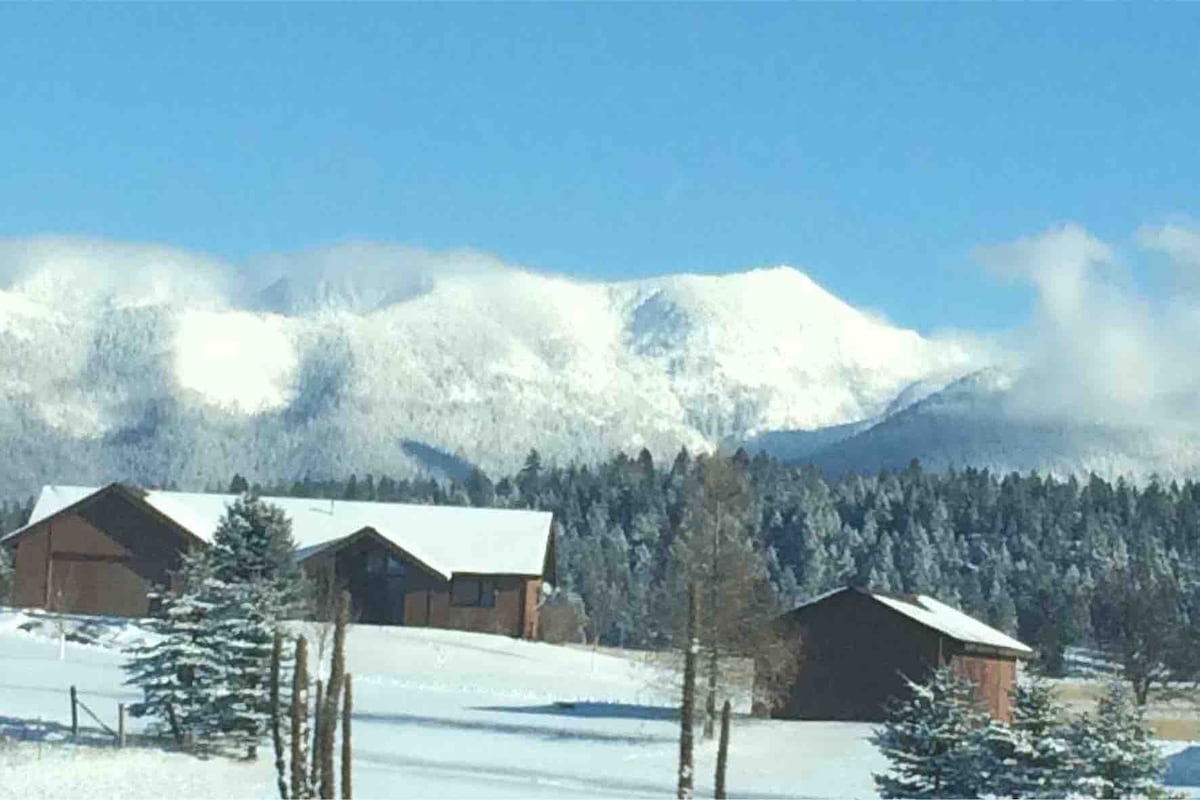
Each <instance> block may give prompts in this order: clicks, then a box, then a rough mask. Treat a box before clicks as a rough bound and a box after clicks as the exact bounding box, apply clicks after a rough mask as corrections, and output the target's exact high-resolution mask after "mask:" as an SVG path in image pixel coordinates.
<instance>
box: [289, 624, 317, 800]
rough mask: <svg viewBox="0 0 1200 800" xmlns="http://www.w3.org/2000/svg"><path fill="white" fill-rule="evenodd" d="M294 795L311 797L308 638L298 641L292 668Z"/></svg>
mask: <svg viewBox="0 0 1200 800" xmlns="http://www.w3.org/2000/svg"><path fill="white" fill-rule="evenodd" d="M291 733H292V797H295V798H303V797H311V796H312V791H311V784H310V783H309V780H308V640H307V639H305V638H304V637H303V636H301V637H300V638H299V639H298V640H297V641H296V666H295V667H294V668H293V669H292V727H291Z"/></svg>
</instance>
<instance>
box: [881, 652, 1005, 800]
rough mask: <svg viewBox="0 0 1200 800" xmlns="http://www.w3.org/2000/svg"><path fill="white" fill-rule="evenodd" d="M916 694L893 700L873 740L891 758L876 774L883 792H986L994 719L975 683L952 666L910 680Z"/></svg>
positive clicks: (921, 794)
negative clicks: (887, 766)
mask: <svg viewBox="0 0 1200 800" xmlns="http://www.w3.org/2000/svg"><path fill="white" fill-rule="evenodd" d="M908 685H909V689H910V690H911V691H912V697H911V698H909V699H907V700H903V701H897V702H894V703H893V704H892V706H891V708H890V709H889V713H888V719H887V722H886V723H884V725H883V727H882V728H880V729H878V730H877V731H876V732H875V735H874V736H873V737H872V740H871V741H872V743H873V744H874V745H875V746H876V747H878V748H879V749H880V751H881V752H882V753H883V755H884V756H885V757H886V758H887V759H888V761H889V762H890V769H889V771H888V773H886V774H882V775H876V776H875V785H876V787H877V788H878V789H879V792H880V793H881V794H882V795H883V796H884V797H914V798H916V797H977V796H978V795H979V794H980V792H981V791H986V790H987V788H988V787H987V786H986V785H984V782H985V781H986V780H987V768H988V764H989V753H988V746H987V735H988V732H989V718H988V714H987V712H986V711H985V710H984V709H983V708H982V707H981V706H980V703H979V699H978V696H977V695H976V692H975V686H974V684H972V683H971V681H969V680H967V679H966V678H963V677H961V676H959V675H958V674H956V673H955V672H954V671H953V669H951V668H950V667H943V668H941V669H938V670H936V671H935V672H934V673H933V675H932V676H931V677H930V679H929V680H928V681H927V682H925V683H914V682H912V681H909V684H908Z"/></svg>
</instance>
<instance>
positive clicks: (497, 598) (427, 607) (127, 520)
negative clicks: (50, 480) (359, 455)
mask: <svg viewBox="0 0 1200 800" xmlns="http://www.w3.org/2000/svg"><path fill="white" fill-rule="evenodd" d="M234 499H235V496H234V495H219V494H194V493H187V492H160V491H146V490H142V489H137V488H134V487H130V486H125V485H123V484H116V483H114V484H110V485H108V486H105V487H101V488H89V487H71V486H47V487H45V488H44V489H43V490H42V492H41V494H40V496H39V498H38V502H37V504H36V505H35V506H34V510H33V512H32V513H31V514H30V518H29V519H30V521H29V523H28V524H27V525H26V526H25V527H23V528H21V529H20V530H17V531H14V532H13V533H11V534H9V535H8V536H5V537H4V538H3V539H0V546H4V547H8V548H10V550H11V551H12V553H13V561H14V567H15V569H14V603H15V604H16V605H18V606H24V607H37V608H45V609H49V610H53V611H60V612H64V613H80V614H100V615H111V616H124V617H141V616H146V615H148V614H151V613H153V610H154V609H153V607H152V599H151V598H152V595H154V594H155V593H156V592H158V591H161V590H163V589H167V590H169V589H171V588H173V581H174V576H175V575H176V574H177V573H178V571H179V568H180V566H181V559H182V557H183V555H184V554H185V553H186V552H188V551H189V550H191V549H193V548H199V547H207V546H208V542H210V541H211V539H212V535H213V533H214V532H215V531H216V528H217V525H218V523H219V521H220V518H221V517H222V516H223V515H224V513H225V510H226V508H227V507H228V505H229V503H230V502H232V501H233V500H234ZM263 499H264V500H266V501H267V502H270V503H273V504H275V505H277V506H279V507H280V508H281V509H283V512H284V514H285V515H287V517H288V519H289V520H290V521H291V523H292V536H293V539H294V540H295V541H296V543H297V546H298V548H299V549H298V551H297V558H298V559H299V561H300V564H301V566H302V567H303V569H304V570H305V572H306V573H307V574H308V576H309V577H310V578H311V579H312V580H313V581H314V583H315V584H316V585H318V586H323V587H325V588H326V589H328V590H330V592H331V593H332V591H333V590H337V589H343V588H344V589H346V590H348V591H349V592H350V595H351V600H352V603H353V612H352V613H353V615H354V618H355V619H356V620H357V621H359V622H363V623H370V624H378V625H415V626H421V627H435V628H454V629H458V630H470V631H478V632H484V633H500V634H505V635H508V636H516V637H521V638H528V639H532V638H536V637H537V635H538V608H539V599H540V597H541V594H542V586H543V585H544V584H552V583H553V582H554V581H555V572H554V565H555V554H554V532H553V524H552V522H553V521H552V518H551V515H550V514H549V513H546V512H541V511H522V510H508V509H490V508H489V509H484V508H464V507H458V506H429V505H409V504H402V503H368V502H360V501H341V500H337V501H333V500H320V499H312V498H295V497H266V498H263Z"/></svg>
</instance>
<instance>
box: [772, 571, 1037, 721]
mask: <svg viewBox="0 0 1200 800" xmlns="http://www.w3.org/2000/svg"><path fill="white" fill-rule="evenodd" d="M781 622H782V625H783V628H784V630H785V631H787V632H788V634H789V635H794V636H798V637H800V642H801V647H800V652H801V655H800V663H799V665H798V668H797V671H796V673H795V675H794V679H793V681H792V682H791V683H790V686H789V687H787V689H786V691H785V693H784V697H783V698H782V699H781V700H780V701H779V702H778V703H777V705H776V706H775V707H774V708H773V709H771V716H773V717H779V718H784V719H808V720H859V721H869V722H875V721H880V720H882V719H884V717H885V709H886V706H887V704H888V701H889V700H891V699H892V698H904V697H906V696H908V694H909V689H908V687H907V684H906V683H905V678H908V679H910V680H913V681H917V682H920V681H922V680H924V679H926V678H927V677H928V676H929V674H930V673H931V672H932V671H933V670H934V669H936V668H938V667H941V666H946V665H950V666H952V667H953V668H954V669H955V670H956V671H957V672H959V673H960V674H962V675H964V676H966V677H969V678H971V679H972V680H973V681H974V682H975V684H976V686H977V687H978V691H979V695H980V699H981V700H982V701H983V703H984V704H985V705H986V706H987V708H988V710H989V711H990V712H991V714H992V716H993V717H995V718H996V719H999V720H1004V721H1008V720H1009V719H1010V717H1011V712H1010V708H1009V691H1010V690H1011V689H1012V688H1013V686H1014V685H1015V683H1016V678H1017V660H1018V659H1021V658H1028V657H1029V656H1031V655H1032V652H1033V651H1032V650H1030V648H1028V647H1027V646H1025V645H1024V644H1021V643H1020V642H1018V641H1017V640H1016V639H1012V638H1010V637H1009V636H1007V635H1005V634H1004V633H1001V632H1000V631H998V630H995V629H994V628H990V627H988V626H987V625H985V624H984V623H982V622H980V621H978V620H976V619H974V618H972V617H969V616H968V615H966V614H964V613H962V612H961V611H958V610H957V609H954V608H951V607H950V606H947V605H944V604H942V603H939V602H937V601H936V600H933V599H932V598H929V597H925V596H922V595H916V596H909V597H896V596H892V595H886V594H881V593H877V592H871V591H868V590H866V589H859V588H845V589H839V590H837V591H834V592H830V593H828V594H826V595H823V596H821V597H818V598H816V599H814V600H812V601H809V602H807V603H805V604H803V605H801V606H799V607H798V608H796V609H794V610H792V611H790V612H788V613H787V614H785V615H784V616H783V617H782V619H781Z"/></svg>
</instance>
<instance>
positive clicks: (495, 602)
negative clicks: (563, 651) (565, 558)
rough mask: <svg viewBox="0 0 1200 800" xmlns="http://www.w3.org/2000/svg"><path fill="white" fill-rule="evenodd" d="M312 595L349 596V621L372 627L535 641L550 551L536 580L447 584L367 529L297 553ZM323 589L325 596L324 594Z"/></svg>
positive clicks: (468, 576)
mask: <svg viewBox="0 0 1200 800" xmlns="http://www.w3.org/2000/svg"><path fill="white" fill-rule="evenodd" d="M300 557H301V564H302V565H303V567H304V571H305V573H306V574H307V575H308V577H309V579H310V580H311V581H313V583H314V584H315V585H316V586H318V587H319V588H318V593H319V595H320V594H324V595H325V596H328V591H327V588H326V587H329V586H336V587H337V588H341V589H347V590H348V591H349V592H350V600H351V605H352V615H353V617H354V619H355V620H356V621H358V622H361V623H366V624H371V625H410V626H417V627H428V628H453V629H455V630H464V631H476V632H478V633H501V634H505V635H508V636H515V637H518V638H522V639H536V638H538V635H539V630H538V605H539V601H540V598H541V587H542V582H543V579H544V578H546V577H549V578H551V579H552V578H553V574H554V573H553V569H554V566H553V565H554V551H553V546H551V547H550V548H548V549H547V551H546V564H545V565H544V567H543V571H542V573H541V574H539V575H502V574H494V573H486V574H480V573H465V572H464V573H459V572H455V573H453V574H452V575H450V576H449V577H448V578H447V577H446V576H444V575H443V574H441V573H440V572H438V571H437V570H436V569H433V568H432V567H430V566H428V565H427V564H425V563H424V562H422V561H421V560H420V559H418V558H416V557H415V556H413V555H411V554H410V553H408V552H406V551H405V550H404V549H403V548H402V547H400V546H398V545H396V544H394V543H393V542H392V541H391V540H390V539H388V538H387V537H385V536H382V535H380V534H379V533H378V532H377V531H375V530H373V529H371V528H364V529H363V530H361V531H359V532H358V533H355V534H353V535H351V536H347V537H346V538H344V539H339V540H336V541H335V542H331V543H329V544H328V545H321V546H318V547H316V548H312V549H311V552H305V551H301V552H300ZM323 589H324V591H323Z"/></svg>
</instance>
